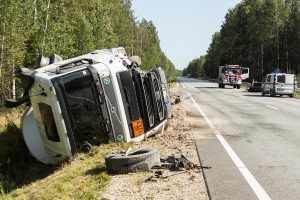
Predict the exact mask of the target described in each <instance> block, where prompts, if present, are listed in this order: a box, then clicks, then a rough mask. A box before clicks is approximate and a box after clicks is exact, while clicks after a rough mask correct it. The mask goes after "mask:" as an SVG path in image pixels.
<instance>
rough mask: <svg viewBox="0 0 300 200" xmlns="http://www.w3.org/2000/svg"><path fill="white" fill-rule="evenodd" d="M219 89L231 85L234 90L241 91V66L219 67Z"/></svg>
mask: <svg viewBox="0 0 300 200" xmlns="http://www.w3.org/2000/svg"><path fill="white" fill-rule="evenodd" d="M218 83H219V88H224V87H225V85H231V86H233V88H237V89H240V88H241V84H242V67H241V66H239V65H225V66H219V78H218Z"/></svg>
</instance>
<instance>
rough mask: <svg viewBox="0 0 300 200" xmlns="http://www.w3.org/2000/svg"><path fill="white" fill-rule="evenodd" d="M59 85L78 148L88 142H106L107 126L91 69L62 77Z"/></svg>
mask: <svg viewBox="0 0 300 200" xmlns="http://www.w3.org/2000/svg"><path fill="white" fill-rule="evenodd" d="M57 81H59V87H60V89H61V91H62V93H63V96H64V101H65V102H63V103H64V104H65V105H66V107H67V110H68V115H69V118H70V121H71V124H72V129H73V132H74V138H75V143H76V147H77V149H80V148H81V147H80V145H82V144H83V143H85V142H88V143H90V144H93V145H95V144H96V145H97V144H100V143H103V142H105V141H106V140H105V128H104V127H103V126H102V124H101V122H102V121H103V119H102V115H101V112H100V111H99V99H98V98H97V95H96V88H95V84H94V83H93V79H92V76H91V72H90V71H89V70H86V69H85V70H81V71H77V72H74V73H71V74H68V75H65V76H63V77H60V78H59V79H58V80H57Z"/></svg>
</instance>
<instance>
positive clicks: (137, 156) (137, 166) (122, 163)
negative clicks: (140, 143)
mask: <svg viewBox="0 0 300 200" xmlns="http://www.w3.org/2000/svg"><path fill="white" fill-rule="evenodd" d="M159 164H160V155H159V151H158V150H157V149H136V150H132V151H131V152H130V153H129V154H128V155H123V156H122V155H121V154H109V155H107V156H106V157H105V165H106V169H107V171H108V173H109V174H126V173H129V172H137V171H147V170H150V169H151V168H152V167H153V166H155V165H159Z"/></svg>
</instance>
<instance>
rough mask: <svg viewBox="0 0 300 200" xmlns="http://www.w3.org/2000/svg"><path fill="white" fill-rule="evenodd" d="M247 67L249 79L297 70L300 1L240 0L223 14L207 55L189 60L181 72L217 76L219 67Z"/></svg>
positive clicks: (299, 36) (298, 67)
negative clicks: (223, 16) (236, 65)
mask: <svg viewBox="0 0 300 200" xmlns="http://www.w3.org/2000/svg"><path fill="white" fill-rule="evenodd" d="M226 64H239V65H241V66H244V67H249V68H250V78H251V79H255V80H262V78H263V77H264V75H265V74H267V73H271V72H290V73H295V74H299V73H300V0H243V1H242V2H241V3H239V4H237V5H236V6H235V7H234V8H233V9H230V10H229V11H228V13H227V14H226V16H225V19H224V22H223V24H222V26H221V30H220V31H219V32H216V33H215V34H214V35H213V36H212V41H211V44H210V46H209V48H208V50H207V52H206V55H204V56H200V57H199V58H196V59H194V60H192V61H190V63H189V65H188V66H187V68H185V69H184V74H191V75H192V77H201V78H210V79H215V78H218V66H222V65H226Z"/></svg>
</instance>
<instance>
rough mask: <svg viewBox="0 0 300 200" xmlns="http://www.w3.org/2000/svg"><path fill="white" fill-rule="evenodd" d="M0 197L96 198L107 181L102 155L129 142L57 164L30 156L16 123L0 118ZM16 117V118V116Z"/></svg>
mask: <svg viewBox="0 0 300 200" xmlns="http://www.w3.org/2000/svg"><path fill="white" fill-rule="evenodd" d="M0 119H1V120H0V199H3V200H8V199H45V200H46V199H49V200H50V199H51V200H52V199H98V198H100V197H101V192H102V191H103V190H104V189H105V186H106V185H107V184H108V183H109V181H110V176H109V175H108V174H107V172H106V169H105V160H104V156H105V155H107V154H108V153H110V152H111V151H114V150H117V149H127V148H128V147H129V146H132V144H131V143H129V144H119V145H118V144H105V145H101V146H97V147H93V148H92V150H91V151H90V152H89V153H78V154H77V155H75V156H74V157H73V158H72V160H70V161H69V162H66V163H63V164H62V165H61V166H49V165H43V164H41V163H40V162H38V161H36V160H35V159H34V158H32V156H30V153H29V151H28V150H27V147H26V145H25V143H24V141H23V138H22V135H21V131H20V128H19V123H17V122H14V121H13V120H7V118H6V117H4V118H3V117H2V118H0ZM16 121H18V120H16Z"/></svg>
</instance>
